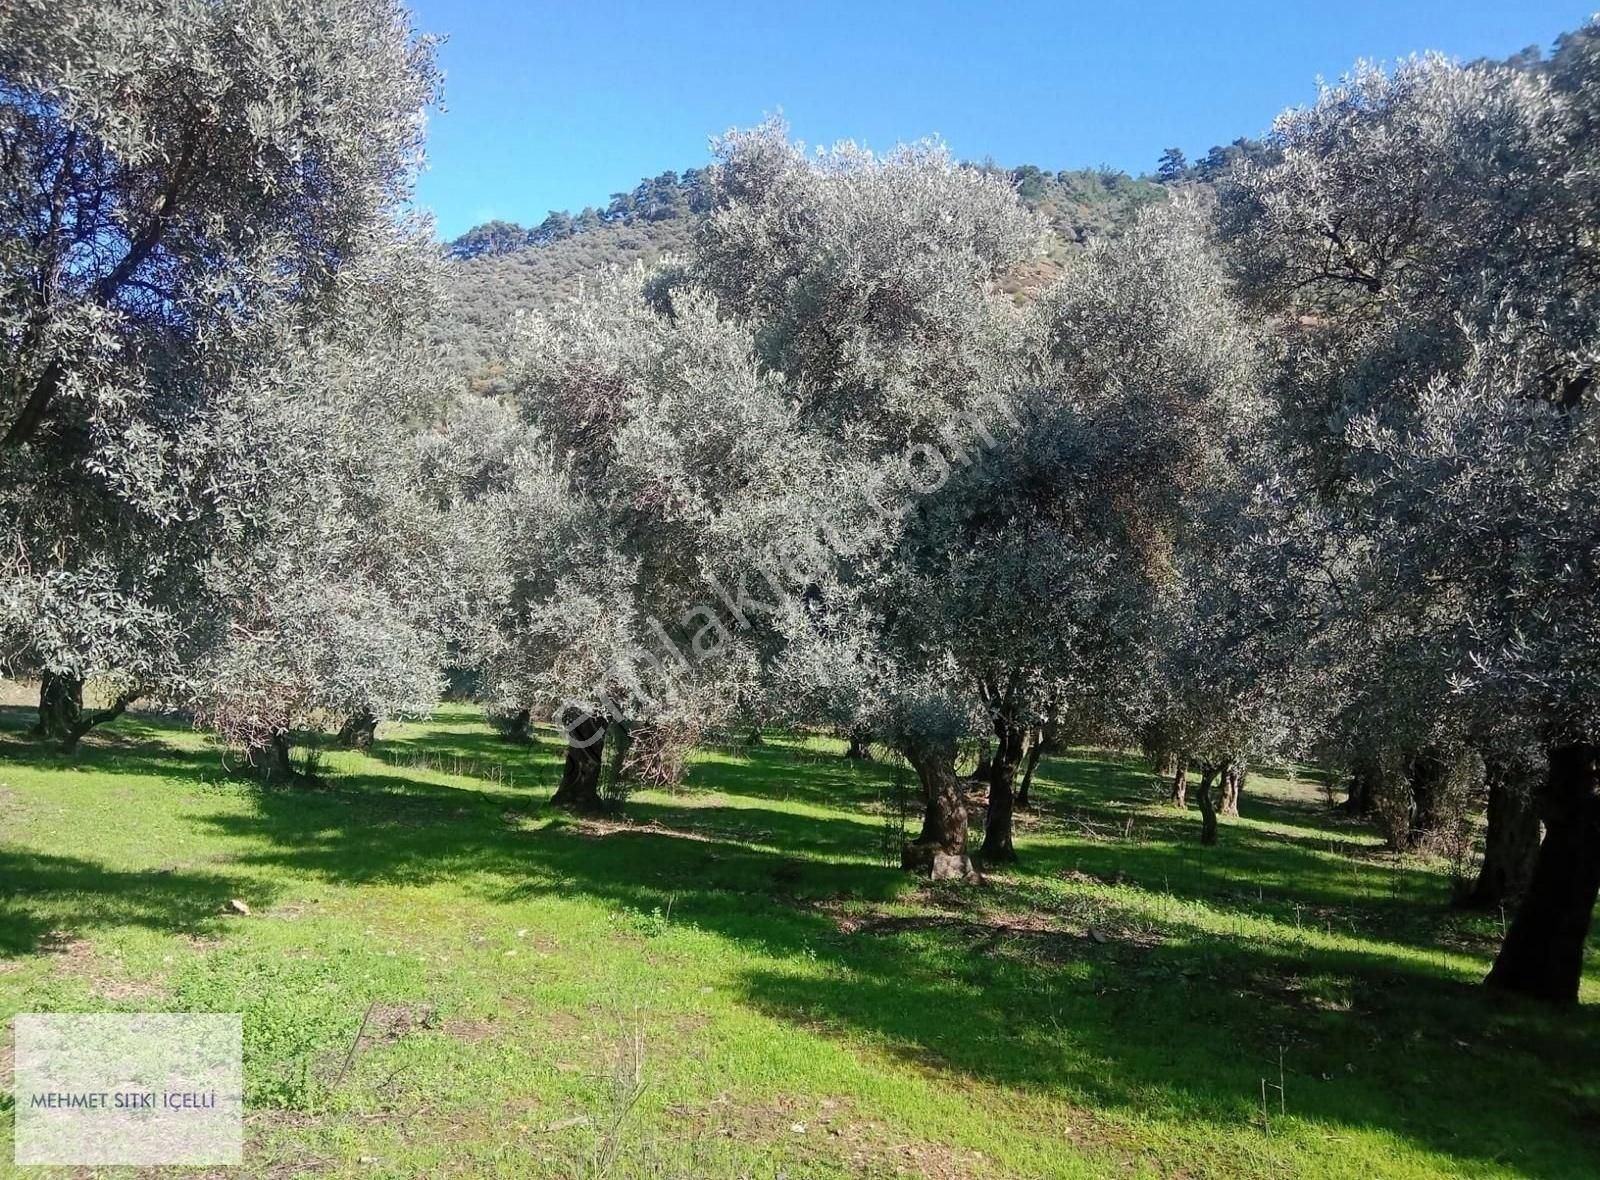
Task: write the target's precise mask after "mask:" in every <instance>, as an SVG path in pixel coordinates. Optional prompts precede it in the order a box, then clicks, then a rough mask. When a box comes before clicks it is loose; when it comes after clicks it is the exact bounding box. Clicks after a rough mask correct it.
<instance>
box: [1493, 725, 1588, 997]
mask: <svg viewBox="0 0 1600 1180" xmlns="http://www.w3.org/2000/svg"><path fill="white" fill-rule="evenodd" d="M1541 802H1542V804H1543V811H1544V818H1545V836H1544V842H1543V843H1542V844H1540V845H1539V859H1538V861H1537V863H1536V864H1535V866H1534V870H1533V880H1532V881H1531V882H1529V884H1528V891H1527V894H1526V895H1525V896H1524V897H1523V899H1522V904H1521V905H1520V906H1519V907H1518V908H1517V916H1516V918H1514V919H1513V920H1512V923H1511V929H1510V930H1508V931H1507V932H1506V939H1505V943H1504V944H1503V945H1502V946H1501V947H1500V954H1499V955H1498V956H1497V957H1496V959H1495V961H1494V969H1493V970H1491V971H1490V972H1489V977H1488V979H1487V980H1485V982H1486V983H1487V984H1488V986H1490V987H1493V988H1500V989H1502V990H1504V991H1508V992H1514V993H1516V994H1517V995H1521V996H1527V997H1529V998H1531V999H1535V1000H1543V1001H1546V1002H1547V1003H1552V1004H1562V1005H1572V1004H1576V1003H1577V1002H1578V986H1579V984H1580V983H1581V981H1582V978H1583V958H1584V952H1585V949H1586V947H1587V944H1588V940H1589V923H1590V921H1591V919H1592V918H1593V916H1594V906H1595V898H1596V896H1597V895H1600V840H1596V839H1595V833H1596V832H1597V831H1600V749H1597V748H1596V747H1595V746H1591V745H1587V744H1583V743H1574V744H1570V745H1565V746H1559V747H1556V748H1554V749H1552V750H1551V751H1550V777H1549V779H1548V781H1547V783H1546V785H1545V789H1544V792H1543V797H1542V799H1541Z"/></svg>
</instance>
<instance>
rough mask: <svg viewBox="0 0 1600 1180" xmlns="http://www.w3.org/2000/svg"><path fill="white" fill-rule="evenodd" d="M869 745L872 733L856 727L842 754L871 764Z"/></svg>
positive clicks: (851, 732)
mask: <svg viewBox="0 0 1600 1180" xmlns="http://www.w3.org/2000/svg"><path fill="white" fill-rule="evenodd" d="M871 743H872V732H871V731H870V730H867V729H862V728H861V727H860V726H857V727H856V728H855V729H852V730H851V731H850V748H849V749H848V750H846V751H845V752H844V756H845V757H846V758H850V759H853V760H855V761H857V762H871V761H872V750H871V749H870V748H869V747H870V746H871ZM952 773H953V772H952Z"/></svg>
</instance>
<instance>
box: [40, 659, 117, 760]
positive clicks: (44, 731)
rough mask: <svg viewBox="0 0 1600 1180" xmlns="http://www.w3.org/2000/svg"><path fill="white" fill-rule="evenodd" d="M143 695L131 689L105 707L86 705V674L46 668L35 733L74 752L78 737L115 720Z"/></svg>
mask: <svg viewBox="0 0 1600 1180" xmlns="http://www.w3.org/2000/svg"><path fill="white" fill-rule="evenodd" d="M138 699H139V691H138V690H137V689H130V690H129V691H127V692H125V693H123V694H122V695H121V696H119V697H118V698H117V699H116V700H114V701H112V702H111V704H110V705H108V706H107V707H106V708H104V709H88V710H85V709H84V707H83V678H82V677H81V676H76V675H73V674H72V673H56V672H46V673H45V674H44V675H43V676H42V677H40V680H39V720H38V722H37V723H36V724H35V725H34V730H33V731H34V733H36V734H38V735H39V736H41V737H44V738H48V739H49V740H51V741H54V742H59V743H60V744H61V748H62V749H63V750H64V751H66V752H67V753H69V754H70V753H72V751H73V750H75V749H77V748H78V740H79V739H80V738H82V737H83V735H84V734H86V733H88V732H89V731H90V730H91V729H93V728H94V727H95V726H97V725H104V724H105V723H106V722H108V721H115V720H116V719H117V718H118V717H121V716H122V714H123V713H125V712H126V711H127V709H128V706H129V705H131V704H133V702H134V701H136V700H138Z"/></svg>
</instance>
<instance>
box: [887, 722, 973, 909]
mask: <svg viewBox="0 0 1600 1180" xmlns="http://www.w3.org/2000/svg"><path fill="white" fill-rule="evenodd" d="M900 752H901V753H903V754H904V755H905V756H906V761H908V762H910V763H911V765H912V767H913V768H914V769H915V770H916V772H917V780H918V781H919V782H920V783H921V784H922V800H923V812H922V833H921V834H920V835H919V836H918V837H917V838H916V840H915V841H914V842H913V843H911V844H907V845H906V846H905V848H904V849H903V850H902V852H901V855H900V866H901V868H904V869H907V870H909V871H911V872H914V873H925V874H927V875H928V876H929V877H931V878H932V879H933V880H935V881H942V880H951V879H954V878H959V877H970V876H971V875H972V861H971V860H970V859H969V858H968V856H967V803H966V798H965V796H963V795H962V793H961V785H960V783H959V782H958V781H957V780H956V744H955V742H954V740H948V741H920V740H917V739H907V740H903V741H901V742H900Z"/></svg>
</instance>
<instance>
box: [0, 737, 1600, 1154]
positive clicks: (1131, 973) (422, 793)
mask: <svg viewBox="0 0 1600 1180" xmlns="http://www.w3.org/2000/svg"><path fill="white" fill-rule="evenodd" d="M26 721H27V717H26V714H25V712H24V711H23V710H20V709H12V710H0V729H3V732H0V741H4V742H5V744H4V745H0V956H3V959H0V1015H3V1016H5V1017H6V1018H8V1019H9V1017H10V1015H11V1014H13V1013H15V1012H18V1011H38V1010H46V1011H54V1010H119V1009H120V1010H130V1011H132V1010H196V1011H222V1012H242V1013H243V1014H244V1026H245V1051H246V1073H247V1098H248V1103H249V1108H250V1113H249V1115H248V1118H247V1143H248V1147H247V1164H246V1166H245V1167H244V1168H243V1169H242V1170H241V1172H242V1174H245V1175H261V1176H268V1175H270V1176H274V1177H277V1176H293V1175H300V1174H305V1175H310V1174H335V1175H339V1174H348V1175H352V1176H362V1177H372V1176H424V1175H426V1176H446V1175H455V1176H506V1177H527V1176H546V1175H548V1176H586V1175H611V1176H637V1175H648V1176H726V1177H743V1176H751V1177H777V1176H787V1177H811V1176H873V1177H878V1176H882V1177H887V1176H894V1175H927V1176H935V1177H955V1176H974V1177H978V1176H981V1177H985V1178H988V1177H996V1176H1015V1177H1036V1176H1037V1177H1043V1176H1152V1177H1153V1176H1187V1177H1230V1178H1231V1177H1263V1178H1265V1177H1274V1178H1276V1177H1300V1176H1330V1177H1342V1176H1348V1177H1360V1178H1363V1180H1365V1178H1369V1177H1374V1176H1385V1177H1387V1176H1403V1177H1424V1176H1428V1177H1434V1176H1436V1177H1460V1176H1528V1177H1540V1178H1545V1177H1550V1178H1553V1177H1568V1176H1570V1177H1593V1176H1595V1175H1600V1134H1597V1131H1600V1072H1597V1070H1596V1066H1595V1063H1596V1062H1597V1061H1600V1020H1597V1018H1596V1009H1594V1008H1593V1007H1592V1006H1591V1007H1585V1008H1583V1009H1581V1010H1580V1011H1578V1012H1576V1013H1565V1014H1555V1013H1549V1012H1545V1011H1543V1010H1540V1009H1537V1008H1533V1007H1530V1006H1525V1005H1522V1004H1519V1003H1512V1002H1506V1001H1498V1002H1497V1001H1495V1000H1493V999H1492V998H1491V997H1489V996H1487V995H1485V994H1484V993H1483V992H1482V991H1481V990H1480V989H1479V988H1478V987H1477V986H1476V984H1477V982H1478V980H1479V979H1480V978H1481V976H1482V974H1483V972H1484V971H1485V969H1486V968H1487V965H1488V963H1489V960H1490V958H1491V956H1492V954H1493V951H1494V947H1495V945H1496V940H1497V937H1498V933H1499V928H1500V921H1501V919H1500V917H1499V915H1491V916H1482V915H1463V914H1460V913H1456V912H1453V911H1451V910H1450V909H1449V908H1448V905H1447V899H1448V894H1449V887H1448V881H1447V880H1446V878H1445V876H1444V875H1443V873H1442V872H1441V871H1440V870H1439V869H1438V868H1437V867H1436V866H1428V865H1423V864H1418V863H1416V862H1414V861H1396V860H1394V859H1393V858H1390V857H1388V856H1386V855H1384V854H1382V853H1381V852H1380V851H1379V849H1378V847H1377V842H1376V841H1375V840H1374V839H1373V838H1372V837H1370V836H1369V835H1368V834H1367V833H1365V832H1364V831H1363V830H1362V829H1360V828H1355V827H1350V826H1348V825H1346V824H1344V823H1342V822H1340V821H1338V820H1336V819H1335V818H1334V817H1333V815H1332V814H1331V813H1330V812H1329V810H1328V808H1327V806H1326V804H1325V802H1324V800H1323V799H1322V797H1321V791H1320V788H1318V787H1317V786H1316V785H1315V784H1314V783H1312V782H1308V781H1300V782H1291V781H1286V780H1285V779H1282V778H1271V777H1267V776H1262V775H1258V776H1256V777H1255V778H1253V779H1252V782H1251V785H1250V787H1249V789H1248V792H1247V797H1246V800H1245V803H1244V812H1245V814H1244V816H1243V818H1241V819H1240V820H1237V821H1233V822H1226V823H1225V824H1224V827H1223V833H1222V842H1221V844H1220V845H1219V846H1218V847H1215V848H1209V849H1204V848H1201V847H1200V846H1199V845H1198V843H1197V841H1196V839H1195V837H1196V834H1197V832H1196V829H1197V827H1198V819H1197V817H1196V816H1195V815H1194V813H1193V812H1190V813H1188V814H1182V813H1178V812H1175V811H1174V810H1172V809H1171V808H1170V807H1168V806H1166V805H1165V804H1163V803H1161V802H1160V801H1159V796H1160V790H1159V788H1158V787H1157V786H1156V785H1155V784H1154V783H1153V782H1152V780H1151V776H1150V775H1149V774H1148V773H1146V772H1145V771H1144V770H1143V769H1142V768H1141V767H1140V765H1139V764H1137V763H1136V762H1134V761H1132V760H1125V759H1123V758H1121V757H1120V756H1116V755H1104V754H1095V753H1092V752H1087V751H1085V752H1079V753H1076V754H1075V755H1074V756H1072V757H1066V758H1059V759H1047V760H1046V761H1045V763H1044V764H1043V766H1042V768H1041V773H1042V776H1043V777H1042V783H1041V785H1040V786H1039V787H1038V789H1037V790H1036V794H1037V795H1038V797H1039V802H1040V806H1039V807H1038V809H1037V810H1036V811H1035V812H1034V813H1032V814H1030V815H1027V816H1024V817H1023V818H1022V819H1021V821H1020V825H1021V826H1020V828H1019V832H1018V841H1017V843H1018V848H1019V851H1020V854H1021V856H1022V858H1023V859H1022V864H1021V865H1020V866H1019V867H1018V868H1016V869H1015V870H1014V871H1011V872H1007V873H1005V874H998V875H994V876H991V877H990V878H989V879H988V881H987V882H986V883H985V884H982V885H951V886H948V887H937V888H934V887H929V886H926V885H920V884H919V883H917V882H916V881H913V880H911V879H909V878H907V877H906V876H904V875H902V874H901V873H899V872H898V871H895V870H892V869H888V868H885V867H883V866H882V864H881V852H880V850H881V848H882V845H883V838H884V826H885V825H884V817H883V814H882V811H883V807H884V803H885V801H886V800H889V799H892V798H893V797H894V795H895V794H896V790H897V788H896V786H895V779H896V777H897V776H896V773H895V772H894V771H892V770H889V769H886V768H867V769H861V768H857V767H853V766H851V765H850V764H848V763H846V762H845V761H844V760H843V759H842V758H840V757H838V749H839V747H837V746H834V745H833V744H831V743H826V742H821V741H818V740H815V739H809V740H804V741H802V740H797V739H795V740H786V739H781V738H773V737H769V738H768V739H767V742H766V744H765V745H762V746H757V747H753V748H749V749H745V750H742V751H732V752H708V753H705V754H703V755H701V756H700V757H699V758H698V759H697V760H696V762H695V763H694V765H693V770H692V774H691V776H690V780H689V782H688V784H687V785H686V786H685V788H684V789H683V790H682V791H681V792H678V793H670V794H669V793H659V792H648V793H644V794H641V795H639V796H636V797H635V798H634V799H633V800H631V801H630V803H629V805H628V809H627V825H626V826H621V825H617V824H589V823H583V822H579V821H575V820H572V819H569V818H566V817H564V816H560V815H557V814H555V813H552V812H551V811H550V810H548V809H547V808H546V807H545V806H544V800H545V799H546V798H547V797H548V795H549V793H550V790H551V788H552V786H553V783H554V777H555V773H556V754H557V750H556V748H555V746H554V744H553V743H552V742H551V741H550V740H549V739H548V737H544V738H542V739H541V740H540V741H539V742H538V743H536V744H534V745H531V746H528V747H515V746H511V745H508V744H506V743H504V742H501V741H500V740H499V739H497V738H496V737H495V736H493V735H492V734H491V733H490V731H489V730H488V729H487V728H486V727H485V726H484V725H483V724H482V722H481V721H480V719H479V718H478V716H477V714H476V713H475V712H473V711H471V710H468V709H464V708H452V709H448V710H445V711H443V712H441V713H440V714H439V715H438V716H437V717H435V718H434V719H433V720H432V721H430V722H428V723H425V724H415V725H404V726H393V727H385V729H384V730H383V732H382V733H381V734H380V743H379V748H378V750H377V752H376V754H375V755H374V756H370V757H369V756H363V755H358V754H349V753H330V754H328V755H326V756H325V773H326V777H327V779H328V786H327V787H326V788H325V789H320V790H308V789H302V788H286V789H263V788H259V787H257V786H255V785H253V784H251V783H249V782H247V781H245V780H242V779H240V778H237V777H233V776H230V775H229V774H228V773H227V770H226V768H225V767H224V765H223V760H222V757H221V754H220V752H219V751H217V750H216V749H215V748H213V747H211V746H209V745H208V744H207V742H206V741H205V739H204V738H203V737H202V736H200V735H198V734H195V733H193V732H191V731H189V730H187V729H185V728H183V727H182V726H180V725H176V724H170V725H169V724H163V723H161V722H159V721H157V720H155V719H152V718H145V717H134V718H128V719H124V720H123V721H121V722H119V723H118V724H117V725H115V726H113V727H112V728H111V729H110V730H109V731H108V732H107V733H106V734H104V735H100V736H97V737H96V738H94V739H92V740H91V741H90V743H89V744H87V745H86V746H85V747H84V749H83V750H81V751H80V752H79V754H78V755H76V756H75V757H72V758H66V757H63V756H60V755H57V754H53V753H48V752H46V751H44V750H41V749H39V748H37V747H35V746H32V745H30V744H28V743H27V742H26V741H25V739H24V738H23V735H22V729H23V726H24V725H25V723H26ZM902 785H903V784H902ZM230 898H241V899H243V900H245V901H246V902H247V903H248V904H249V906H250V908H251V913H250V915H249V916H236V915H227V914H225V913H224V912H223V907H224V906H225V904H226V903H227V901H228V900H229V899H230ZM1091 927H1092V928H1093V929H1094V930H1095V931H1096V932H1097V933H1098V934H1099V936H1100V937H1101V938H1103V939H1104V941H1098V940H1096V939H1095V938H1091V937H1089V936H1087V931H1088V930H1089V929H1090V928H1091ZM1584 996H1585V1000H1586V1001H1587V1002H1588V1004H1589V1005H1593V1004H1594V1002H1595V1001H1596V1000H1600V986H1597V983H1596V981H1595V975H1594V973H1593V972H1591V979H1590V980H1589V981H1588V982H1586V984H1585V990H1584ZM364 1020H365V1023H366V1031H365V1033H364V1034H363V1035H362V1036H361V1038H360V1040H359V1043H356V1038H357V1032H358V1029H360V1028H361V1026H362V1024H363V1021H364ZM353 1043H356V1051H355V1053H354V1056H353V1059H352V1060H351V1064H350V1066H349V1068H348V1070H346V1071H345V1072H344V1074H343V1077H342V1078H341V1077H340V1071H341V1067H342V1065H343V1063H344V1062H345V1060H346V1058H347V1057H349V1056H350V1050H351V1046H352V1044H353ZM9 1054H10V1049H9V1031H7V1033H6V1039H5V1041H4V1042H0V1058H9ZM1280 1055H1281V1062H1282V1070H1283V1074H1282V1076H1283V1096H1282V1101H1281V1112H1280V1099H1279V1096H1278V1093H1277V1091H1276V1090H1270V1089H1269V1090H1268V1091H1267V1103H1266V1105H1267V1111H1266V1117H1265V1118H1263V1110H1262V1083H1263V1079H1265V1081H1266V1082H1267V1083H1268V1084H1269V1085H1273V1086H1275V1085H1276V1084H1277V1083H1278V1081H1279V1076H1280V1075H1279V1069H1280ZM3 1072H8V1070H6V1071H3ZM336 1082H337V1084H335V1083H336ZM9 1101H10V1100H9V1098H6V1099H5V1100H4V1102H5V1106H4V1108H3V1109H0V1159H3V1160H7V1161H8V1160H9V1158H10V1155H11V1152H10V1148H9V1136H10V1118H11V1112H10V1106H9ZM5 1166H8V1165H5V1164H0V1168H3V1167H5ZM30 1171H32V1170H30Z"/></svg>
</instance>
